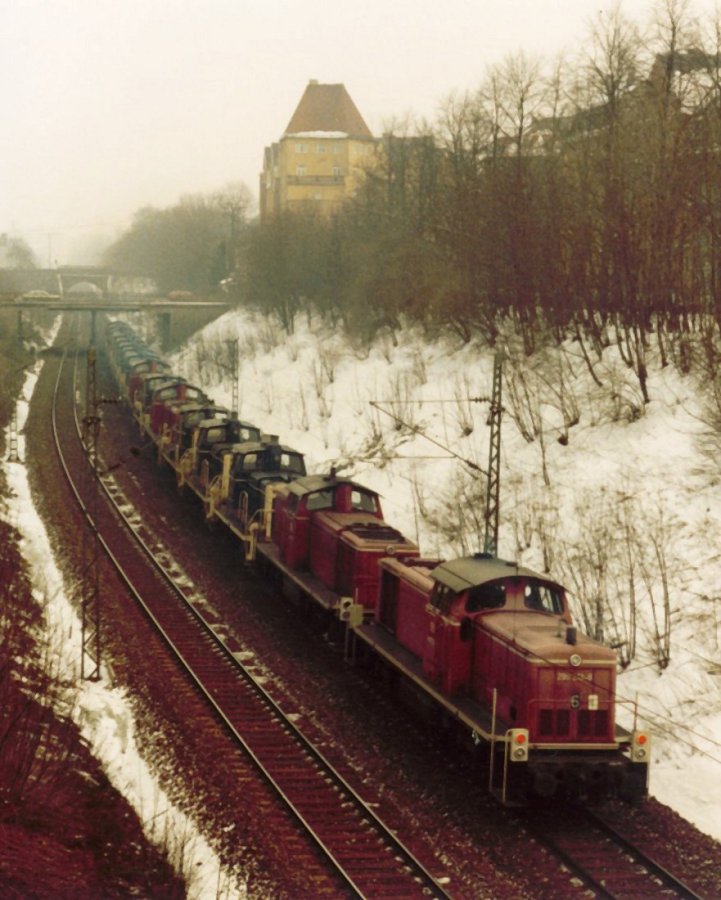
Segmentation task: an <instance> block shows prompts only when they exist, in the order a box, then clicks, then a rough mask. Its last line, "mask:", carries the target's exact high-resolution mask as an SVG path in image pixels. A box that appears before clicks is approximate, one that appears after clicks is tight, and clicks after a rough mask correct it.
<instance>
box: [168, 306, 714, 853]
mask: <svg viewBox="0 0 721 900" xmlns="http://www.w3.org/2000/svg"><path fill="white" fill-rule="evenodd" d="M150 337H151V338H152V335H151V336H150ZM235 338H237V339H238V345H239V357H240V367H239V406H240V409H239V413H240V416H241V418H244V419H246V420H248V421H251V422H253V423H254V424H256V425H258V426H260V427H261V428H262V429H263V430H264V431H266V432H268V433H273V434H278V435H279V436H280V438H281V440H282V442H283V443H286V444H289V445H291V446H294V447H296V448H297V449H300V450H302V451H303V452H304V453H305V454H306V462H307V465H308V468H309V470H310V471H312V472H321V471H327V470H328V469H329V468H330V466H331V465H336V466H338V468H339V470H340V471H343V472H344V473H349V474H352V475H353V476H354V477H355V478H357V479H358V480H359V481H361V482H363V483H365V484H367V485H368V486H369V487H372V488H374V489H375V490H378V491H379V492H380V493H381V495H382V496H383V506H384V513H385V517H386V519H387V520H388V521H389V522H391V523H392V524H393V525H395V526H396V527H398V528H399V529H400V530H401V531H403V532H404V533H405V534H406V535H407V536H408V537H411V538H412V539H414V540H416V541H417V542H418V543H419V544H420V546H421V548H422V550H423V551H424V553H425V554H426V555H429V556H432V555H448V556H450V555H461V554H467V553H472V552H475V551H476V550H479V549H482V546H483V523H482V510H483V492H482V490H481V492H480V493H479V490H478V489H479V481H478V476H477V475H475V474H474V470H473V469H472V468H471V467H469V465H468V464H469V463H470V464H475V465H477V466H480V467H481V468H482V469H484V470H485V469H486V468H487V464H488V437H489V432H488V427H487V416H488V410H489V405H488V402H486V401H487V398H488V396H489V394H490V391H491V384H492V380H491V378H492V370H493V355H492V352H491V351H490V350H489V349H488V348H486V347H482V346H477V345H472V344H469V345H460V344H458V343H456V342H454V341H453V340H452V339H450V338H445V339H443V340H439V341H438V342H437V343H434V344H431V345H426V344H425V343H424V341H423V340H422V337H421V336H420V335H419V334H418V333H417V332H415V331H413V330H406V331H403V332H399V333H398V334H397V335H396V340H395V341H394V339H393V338H392V336H391V335H385V336H383V337H381V338H379V339H377V340H376V341H375V343H374V344H373V346H372V348H371V349H370V350H366V349H363V348H361V347H358V346H354V345H353V344H352V343H351V342H349V341H348V340H347V339H346V338H345V337H344V336H343V335H342V334H340V333H339V332H334V331H333V330H330V329H328V328H327V327H325V326H322V325H320V324H319V323H318V322H315V321H311V322H309V321H308V320H307V319H305V318H300V317H299V318H298V320H297V324H296V329H295V332H294V333H293V334H291V335H287V334H284V333H283V332H281V330H280V328H278V327H276V326H273V324H272V323H270V322H269V320H267V319H265V318H263V317H260V316H257V315H254V314H253V313H251V312H247V311H237V312H232V313H228V314H226V315H225V316H223V317H222V318H220V319H218V320H216V321H215V322H213V323H212V324H211V325H209V326H208V327H207V328H206V329H204V331H203V332H202V333H201V334H200V335H198V336H195V337H194V338H193V339H192V340H191V341H190V342H189V343H188V345H187V346H186V347H184V348H183V349H182V350H181V351H180V352H179V353H177V354H176V355H175V356H174V357H173V359H171V363H172V364H173V367H174V368H175V369H176V370H177V371H179V372H181V373H182V374H184V375H186V376H187V377H188V378H189V379H190V380H191V381H192V382H194V383H196V384H200V385H202V386H203V387H204V388H205V389H206V390H207V391H208V392H209V393H210V394H211V396H213V397H214V399H215V400H216V402H219V403H223V404H225V405H227V406H230V405H231V396H232V389H231V378H230V376H229V374H228V367H229V364H230V359H231V355H230V347H229V342H230V341H232V340H234V339H235ZM506 343H507V348H506V349H507V353H508V358H507V360H506V362H505V364H504V366H505V367H504V419H503V427H502V475H501V530H500V538H499V554H500V555H501V556H503V557H505V558H513V559H517V560H518V561H519V562H522V563H523V564H525V565H529V566H531V567H533V568H536V569H539V570H544V568H546V567H547V569H548V571H550V572H551V574H552V575H553V576H554V577H556V578H558V580H559V581H562V582H563V583H564V584H566V586H567V587H568V589H569V590H570V591H571V600H572V603H573V604H574V609H575V612H576V617H577V619H578V618H579V615H580V616H581V618H580V622H581V624H582V625H584V626H585V625H586V624H587V623H586V620H584V618H583V615H587V616H590V617H591V619H593V616H594V615H596V609H595V607H596V603H595V601H596V598H597V597H599V596H600V597H602V598H604V599H605V601H606V602H605V606H604V612H603V616H602V619H601V620H599V621H598V627H599V628H600V629H601V630H602V633H603V637H604V639H605V640H607V641H608V642H611V643H614V642H619V643H621V642H624V641H625V644H624V646H625V647H626V648H628V647H629V641H635V643H636V648H635V651H634V652H633V654H632V656H633V658H632V659H631V660H630V664H629V665H628V667H627V668H626V669H625V670H624V671H622V672H621V673H620V675H619V685H618V690H619V695H620V696H621V697H622V698H625V699H626V700H628V701H629V705H632V704H633V701H634V700H636V698H637V699H638V714H639V716H640V719H641V720H642V721H643V722H644V726H645V727H647V725H648V723H650V724H651V725H652V727H653V732H654V738H653V741H654V743H653V759H654V765H653V769H652V776H651V791H652V793H653V794H654V795H655V796H657V797H658V798H659V799H660V800H661V801H662V802H664V803H667V804H669V805H670V806H672V807H674V808H675V809H677V810H678V811H679V812H680V813H681V814H683V815H684V816H686V817H687V818H689V819H691V821H693V822H694V823H695V824H696V825H697V826H698V827H699V828H701V829H702V830H704V831H705V832H707V833H709V834H711V835H713V836H715V837H716V838H718V839H721V692H719V682H720V680H721V655H720V653H719V639H720V637H721V626H720V625H719V622H718V619H719V617H720V615H721V614H720V612H719V588H718V585H719V583H720V582H721V552H720V551H719V546H718V535H719V534H720V533H721V484H720V483H719V478H718V476H719V474H721V465H717V467H716V469H715V470H712V469H711V468H710V466H709V463H708V460H707V459H706V458H705V457H703V456H702V454H701V453H700V451H699V447H698V441H697V437H698V435H699V433H700V432H701V431H702V430H703V429H704V428H705V427H706V426H705V424H704V421H703V408H702V404H701V403H700V401H699V396H700V394H699V390H698V388H697V386H696V385H695V384H694V382H693V380H692V379H691V378H690V377H686V378H682V377H681V376H680V375H679V374H678V372H677V370H676V369H675V368H673V367H672V366H668V367H666V368H661V367H660V366H658V365H657V364H654V362H653V359H651V360H650V364H649V370H650V380H649V391H650V394H651V402H650V403H649V404H648V405H646V406H645V408H644V404H643V403H642V401H641V399H640V393H639V389H638V384H637V382H634V376H633V373H632V372H631V371H630V370H629V369H628V368H627V367H625V366H624V365H623V363H622V361H621V360H620V359H619V357H618V354H617V352H616V351H615V349H614V347H613V346H611V347H609V348H607V349H606V350H605V351H604V353H603V358H602V359H600V360H599V359H595V366H596V375H597V377H598V378H599V379H600V380H601V382H602V387H598V386H597V385H596V383H595V382H594V381H593V380H592V379H591V377H590V375H589V372H588V369H587V367H586V365H585V363H584V361H583V359H582V357H581V354H580V352H579V349H578V347H577V345H575V344H569V345H568V346H566V347H565V348H564V352H563V354H558V353H555V355H554V353H552V352H550V351H549V352H547V353H545V354H536V355H535V356H534V357H531V358H530V359H527V358H525V357H524V355H523V354H522V353H520V352H518V351H517V350H516V349H515V348H514V343H513V337H512V336H508V338H507V342H506ZM651 356H652V353H651ZM469 398H477V400H473V399H469ZM576 416H577V417H578V423H577V424H575V425H572V426H570V427H568V428H567V427H566V426H565V425H564V420H565V421H569V422H570V421H573V420H574V419H575V418H576ZM399 420H400V423H399ZM421 432H422V434H423V435H425V436H426V437H424V436H422V435H421ZM523 432H525V433H526V434H527V435H528V436H529V437H530V438H531V439H530V440H527V439H525V438H524V437H523V436H522V435H523ZM566 437H567V440H566ZM559 439H560V440H559ZM544 471H545V479H544ZM481 487H482V484H481ZM444 524H445V525H447V528H441V527H439V526H441V525H444ZM632 594H633V595H635V597H636V602H637V622H636V626H635V632H633V628H632V617H631V615H630V609H631V596H632ZM574 595H576V596H575V599H574ZM666 596H667V597H668V612H669V615H670V629H669V630H668V634H669V635H670V644H669V646H668V647H666V645H665V644H664V641H663V639H662V638H661V639H659V638H658V637H657V633H658V634H661V635H663V634H664V633H665V632H666V623H665V615H666V608H665V604H664V599H665V597H666ZM584 630H587V629H586V628H585V627H584ZM664 655H666V656H668V661H667V664H666V665H665V667H663V666H661V665H659V663H658V660H659V657H663V656H664ZM621 720H622V721H623V723H624V724H626V725H627V726H631V725H632V724H633V718H632V713H630V712H627V713H622V715H621Z"/></svg>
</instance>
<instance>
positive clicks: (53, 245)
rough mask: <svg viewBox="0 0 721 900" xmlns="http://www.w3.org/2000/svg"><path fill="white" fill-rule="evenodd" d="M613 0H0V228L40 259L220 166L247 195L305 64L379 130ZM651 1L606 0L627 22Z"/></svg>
mask: <svg viewBox="0 0 721 900" xmlns="http://www.w3.org/2000/svg"><path fill="white" fill-rule="evenodd" d="M712 6H713V4H712V2H710V0H709V2H706V0H695V2H694V0H692V3H691V7H692V9H693V10H694V11H696V12H702V11H708V10H710V9H711V8H712ZM612 7H613V4H611V3H606V2H600V0H363V2H361V0H334V2H333V3H332V4H326V3H316V4H314V3H311V2H309V0H274V2H269V0H0V85H1V86H0V92H1V94H0V96H1V97H2V110H3V113H4V115H3V122H2V127H0V233H3V232H8V233H10V234H12V235H15V236H22V237H24V238H25V239H26V240H28V242H29V243H30V244H31V245H32V247H33V249H34V250H35V251H36V253H37V254H38V258H39V261H40V262H41V264H43V265H45V264H46V263H47V262H48V261H49V260H51V261H53V262H54V261H55V260H57V261H58V262H59V263H60V264H63V263H66V262H77V261H81V260H80V259H78V258H77V257H78V256H81V257H83V256H84V257H86V258H87V256H88V254H89V253H90V252H92V249H93V241H95V243H96V244H98V243H99V242H102V241H103V240H105V241H107V240H109V239H112V238H113V237H115V236H117V234H119V233H120V231H122V229H124V228H125V227H127V225H128V224H129V222H130V219H131V217H132V214H133V212H134V211H136V210H137V209H139V208H141V207H143V206H147V205H152V206H156V207H163V206H169V205H172V204H173V203H175V202H176V201H177V200H178V199H179V197H180V196H181V195H183V194H189V193H191V194H192V193H207V192H210V191H213V190H216V189H218V188H220V187H222V186H223V185H225V184H227V183H228V182H231V181H243V182H245V183H246V184H247V185H248V187H249V188H250V189H251V191H252V192H253V194H254V195H256V196H257V187H258V175H259V172H260V169H261V167H262V153H263V148H264V147H265V146H266V145H267V144H270V143H272V142H273V141H275V140H278V138H279V137H280V136H281V134H282V133H283V131H284V129H285V126H286V125H287V123H288V121H289V119H290V117H291V114H292V112H293V110H294V109H295V106H296V105H297V103H298V101H299V99H300V97H301V95H302V93H303V90H304V89H305V86H306V84H307V82H308V80H309V79H310V78H316V79H318V80H319V81H321V82H343V83H344V84H345V86H346V88H347V89H348V92H349V93H350V95H351V97H352V98H353V100H354V101H355V103H356V105H357V106H358V108H359V110H360V112H361V114H362V115H363V117H364V118H365V120H366V122H367V123H368V125H369V127H370V129H371V130H372V131H373V133H374V134H381V133H382V131H383V129H384V125H385V126H387V125H388V124H389V123H390V122H391V121H392V120H398V119H401V118H403V117H404V116H405V115H407V114H410V115H412V116H414V117H416V118H421V117H426V118H430V119H433V118H434V117H435V115H436V112H437V109H438V107H439V105H440V104H441V103H442V102H443V100H444V99H445V98H446V97H447V96H448V95H449V94H450V93H451V92H452V91H459V92H463V91H466V90H473V89H475V88H476V87H478V85H479V84H480V82H481V81H482V79H483V76H484V73H485V72H486V70H487V67H488V66H490V65H493V64H495V63H500V62H502V61H503V59H504V58H505V57H507V56H508V55H509V54H513V53H515V52H517V51H519V50H523V51H525V52H527V53H528V54H529V55H531V56H534V55H541V56H543V57H546V58H551V57H553V56H554V55H555V54H556V53H557V52H559V51H561V50H563V49H565V50H566V51H568V52H570V53H574V52H576V51H577V50H578V49H579V47H581V46H582V45H583V42H584V40H585V39H587V36H588V34H589V30H590V27H591V23H592V22H593V21H594V18H595V17H598V16H599V15H601V16H603V15H604V14H608V12H609V11H610V10H611V9H612ZM652 7H653V0H626V2H624V3H622V10H623V12H624V13H625V15H626V16H627V17H629V18H631V19H633V20H634V21H637V22H639V24H643V23H645V22H647V21H648V19H649V16H650V10H651V9H652ZM95 236H96V237H95ZM91 238H93V240H91ZM73 257H74V258H73Z"/></svg>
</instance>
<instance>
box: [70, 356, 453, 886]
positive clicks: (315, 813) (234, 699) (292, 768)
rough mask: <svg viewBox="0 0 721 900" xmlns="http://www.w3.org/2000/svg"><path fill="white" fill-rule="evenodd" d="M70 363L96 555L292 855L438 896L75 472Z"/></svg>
mask: <svg viewBox="0 0 721 900" xmlns="http://www.w3.org/2000/svg"><path fill="white" fill-rule="evenodd" d="M69 368H70V367H69V365H68V361H67V358H66V357H65V356H63V358H62V359H61V361H60V363H59V368H58V375H57V380H56V385H55V395H54V402H53V433H54V436H55V441H56V449H57V453H58V456H59V458H60V460H61V462H62V465H63V469H64V471H65V475H66V478H67V480H68V482H69V484H70V486H71V489H72V491H73V493H74V494H75V496H76V499H77V501H78V503H79V504H80V505H81V508H82V509H83V512H84V515H85V517H86V519H88V520H89V521H90V525H91V528H92V529H93V531H94V532H95V533H96V535H97V540H98V543H99V545H100V546H101V547H102V550H103V554H104V555H105V556H107V558H108V559H110V560H111V562H112V564H113V566H114V567H115V569H116V570H117V572H118V573H119V575H120V577H121V578H122V579H123V581H124V582H125V584H126V585H127V587H128V590H129V591H130V593H131V594H132V595H133V596H134V597H135V599H136V601H137V603H138V604H139V605H140V607H141V608H142V609H143V611H144V612H145V615H146V616H147V617H148V618H149V619H150V621H151V622H152V623H153V625H154V627H155V628H156V630H157V631H158V633H159V634H160V635H161V636H162V638H163V640H164V642H165V643H166V645H167V647H168V648H169V649H170V651H171V652H172V653H173V655H174V656H175V658H176V660H177V662H178V665H179V666H181V667H182V669H183V671H184V673H185V674H186V677H187V678H189V679H190V680H191V682H192V684H193V685H194V687H195V689H196V690H197V691H198V692H199V693H201V694H202V696H203V697H204V698H205V700H206V701H207V703H208V704H209V705H210V706H211V707H212V709H213V710H214V712H215V714H216V715H217V717H218V718H219V719H220V720H221V721H222V723H223V725H224V726H225V729H226V731H227V733H228V734H229V735H230V736H231V738H232V740H233V742H234V743H235V745H236V747H237V748H238V751H239V752H242V754H243V755H244V757H245V758H246V759H249V760H251V761H252V763H253V765H254V766H255V768H256V770H257V772H258V773H260V774H261V775H262V777H263V778H264V779H265V781H266V783H267V784H268V785H269V786H270V787H271V788H272V790H273V792H274V796H275V797H276V799H277V803H278V804H279V805H280V806H282V808H283V809H284V810H285V811H286V812H287V813H289V814H290V816H291V817H292V818H293V820H294V822H295V826H296V828H297V829H299V830H300V831H301V832H302V833H303V834H304V836H305V839H306V841H307V845H308V847H309V850H308V854H309V858H308V860H302V859H298V860H297V867H298V868H299V869H300V868H302V867H303V865H308V867H309V870H310V869H312V866H313V863H312V862H311V857H313V858H314V859H316V860H317V858H318V857H320V858H321V859H322V860H323V865H324V866H325V868H326V870H327V872H328V877H329V878H331V879H332V880H333V881H334V882H335V883H336V885H341V886H342V888H343V890H344V892H345V893H347V894H348V895H349V896H358V897H369V898H370V897H376V898H381V897H426V898H428V897H438V898H443V897H447V896H449V895H448V894H447V892H446V890H445V889H444V887H443V886H442V884H441V881H440V879H441V877H442V876H434V875H433V874H432V873H431V872H430V871H429V870H428V869H427V868H426V867H425V866H424V865H423V864H422V863H421V861H419V860H418V859H417V858H416V857H415V856H414V854H413V852H412V850H411V849H410V848H409V847H407V846H406V845H405V844H404V843H403V842H402V841H401V840H400V838H399V837H398V836H396V835H395V834H394V833H393V832H391V831H390V830H389V829H388V828H386V827H385V825H384V824H383V822H382V821H381V820H380V819H379V818H378V817H377V816H376V814H375V813H374V811H373V809H372V808H371V807H370V806H369V805H368V804H367V803H366V802H365V801H364V799H363V798H362V797H361V796H360V794H359V793H358V792H357V791H356V790H355V789H354V788H353V787H352V785H351V784H350V783H349V782H348V781H347V780H346V778H344V777H343V775H342V774H341V773H340V772H339V771H338V770H337V768H335V767H334V766H333V765H332V764H331V763H330V761H329V760H328V759H327V758H326V757H325V756H323V754H322V753H321V752H320V751H319V750H318V749H317V748H315V747H313V746H312V745H311V744H310V742H309V741H308V740H307V739H306V738H305V737H304V736H303V734H302V733H301V732H300V730H299V729H298V728H297V727H296V725H295V724H294V722H293V719H294V718H296V717H297V716H298V715H299V711H298V710H297V709H295V708H293V707H292V706H287V705H285V704H284V702H283V698H282V697H280V698H279V697H277V696H276V697H272V696H271V695H270V693H269V692H268V691H267V690H266V689H265V688H264V687H263V685H262V684H261V683H260V682H259V680H258V679H257V678H255V677H254V676H253V673H252V672H251V671H250V669H248V668H247V667H246V666H244V665H243V662H242V656H243V648H242V647H241V646H240V645H239V644H238V643H237V641H235V640H234V639H232V638H230V637H229V636H228V635H227V633H226V631H225V629H224V627H223V624H222V622H220V621H218V619H217V618H216V617H215V616H214V615H213V613H212V609H211V607H210V606H209V605H208V604H207V603H206V602H205V599H204V598H203V597H200V596H198V595H197V592H196V591H195V590H194V589H193V587H192V585H190V584H188V583H187V581H186V580H185V579H184V578H183V577H182V573H180V571H179V570H178V568H177V567H176V566H175V565H174V564H173V563H172V559H171V557H170V554H169V553H167V551H166V550H165V549H164V548H163V547H162V546H161V544H160V543H159V542H158V541H157V540H156V539H155V538H154V537H153V536H152V535H150V534H148V533H147V532H146V531H145V530H144V528H143V525H142V522H140V521H139V519H138V517H137V516H134V515H133V513H132V510H129V509H127V508H126V506H127V505H126V504H124V502H123V499H124V498H123V497H122V495H120V494H119V492H118V490H117V488H116V487H115V486H114V484H113V482H112V479H111V478H110V476H109V474H107V473H105V474H103V473H104V463H103V461H102V460H99V461H98V462H99V465H98V470H99V473H100V475H99V477H98V479H97V480H96V479H95V478H94V477H92V478H88V477H87V473H86V474H85V475H83V474H82V467H83V466H85V467H86V468H87V457H86V455H85V454H84V452H83V451H82V447H81V428H80V423H79V422H78V418H77V410H76V404H75V402H72V398H75V397H76V396H77V394H78V384H77V355H76V365H75V367H74V370H73V373H72V376H71V373H70V371H69ZM71 377H72V381H71ZM71 407H72V408H71ZM61 408H62V412H61V411H60V410H61ZM71 417H72V419H73V420H74V421H75V426H76V427H75V431H74V433H73V434H71V435H68V433H67V429H66V428H60V427H59V425H58V422H59V421H63V422H68V421H70V420H71ZM79 469H80V472H79ZM96 485H97V486H98V487H96ZM98 488H101V489H102V491H100V490H98ZM99 494H101V496H100V497H98V495H99ZM91 513H92V515H91ZM316 864H317V863H316Z"/></svg>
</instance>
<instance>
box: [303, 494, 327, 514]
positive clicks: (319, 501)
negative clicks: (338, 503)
mask: <svg viewBox="0 0 721 900" xmlns="http://www.w3.org/2000/svg"><path fill="white" fill-rule="evenodd" d="M306 506H307V508H308V510H309V511H310V510H314V509H332V507H333V491H331V490H327V491H316V492H315V493H314V494H310V495H309V496H308V502H307V503H306Z"/></svg>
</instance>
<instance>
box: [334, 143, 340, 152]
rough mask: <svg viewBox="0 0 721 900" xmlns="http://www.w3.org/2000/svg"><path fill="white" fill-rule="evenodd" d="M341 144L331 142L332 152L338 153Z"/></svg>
mask: <svg viewBox="0 0 721 900" xmlns="http://www.w3.org/2000/svg"><path fill="white" fill-rule="evenodd" d="M340 151H341V146H340V144H333V153H340Z"/></svg>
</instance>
